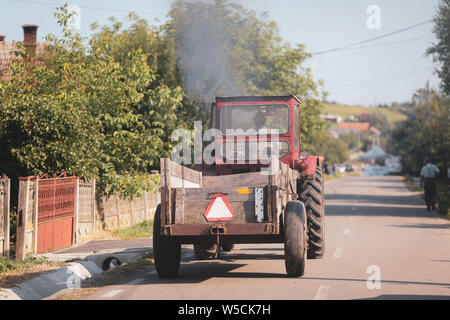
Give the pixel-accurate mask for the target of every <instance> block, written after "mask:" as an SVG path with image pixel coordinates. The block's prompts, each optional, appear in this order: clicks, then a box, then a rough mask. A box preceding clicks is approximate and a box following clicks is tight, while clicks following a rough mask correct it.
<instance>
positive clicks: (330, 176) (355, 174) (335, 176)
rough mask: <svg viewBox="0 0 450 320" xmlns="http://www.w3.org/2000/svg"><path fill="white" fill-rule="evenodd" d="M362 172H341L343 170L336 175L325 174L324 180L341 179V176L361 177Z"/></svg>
mask: <svg viewBox="0 0 450 320" xmlns="http://www.w3.org/2000/svg"><path fill="white" fill-rule="evenodd" d="M359 176H360V174H359V173H358V172H355V171H353V172H345V173H341V172H336V175H332V174H326V173H324V174H323V179H324V180H323V181H324V182H327V181H330V180H334V179H339V178H343V177H359Z"/></svg>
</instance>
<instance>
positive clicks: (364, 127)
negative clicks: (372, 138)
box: [339, 122, 370, 131]
mask: <svg viewBox="0 0 450 320" xmlns="http://www.w3.org/2000/svg"><path fill="white" fill-rule="evenodd" d="M339 128H350V129H357V130H359V131H369V128H370V123H369V122H341V123H339Z"/></svg>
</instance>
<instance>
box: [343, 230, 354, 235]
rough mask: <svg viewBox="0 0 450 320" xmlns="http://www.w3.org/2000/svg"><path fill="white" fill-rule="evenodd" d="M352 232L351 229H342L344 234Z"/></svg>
mask: <svg viewBox="0 0 450 320" xmlns="http://www.w3.org/2000/svg"><path fill="white" fill-rule="evenodd" d="M351 233H352V230H351V229H345V230H344V234H346V235H348V236H349V235H350V234H351Z"/></svg>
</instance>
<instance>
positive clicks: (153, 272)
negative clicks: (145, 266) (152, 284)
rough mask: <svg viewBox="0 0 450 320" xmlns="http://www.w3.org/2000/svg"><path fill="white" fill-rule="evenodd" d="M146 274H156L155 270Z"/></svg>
mask: <svg viewBox="0 0 450 320" xmlns="http://www.w3.org/2000/svg"><path fill="white" fill-rule="evenodd" d="M147 274H156V270H152V271H150V272H147Z"/></svg>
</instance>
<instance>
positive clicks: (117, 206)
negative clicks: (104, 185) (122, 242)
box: [114, 194, 120, 228]
mask: <svg viewBox="0 0 450 320" xmlns="http://www.w3.org/2000/svg"><path fill="white" fill-rule="evenodd" d="M114 198H115V201H116V214H117V227H118V228H120V203H119V201H120V200H119V196H118V195H117V194H116V195H115V196H114Z"/></svg>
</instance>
